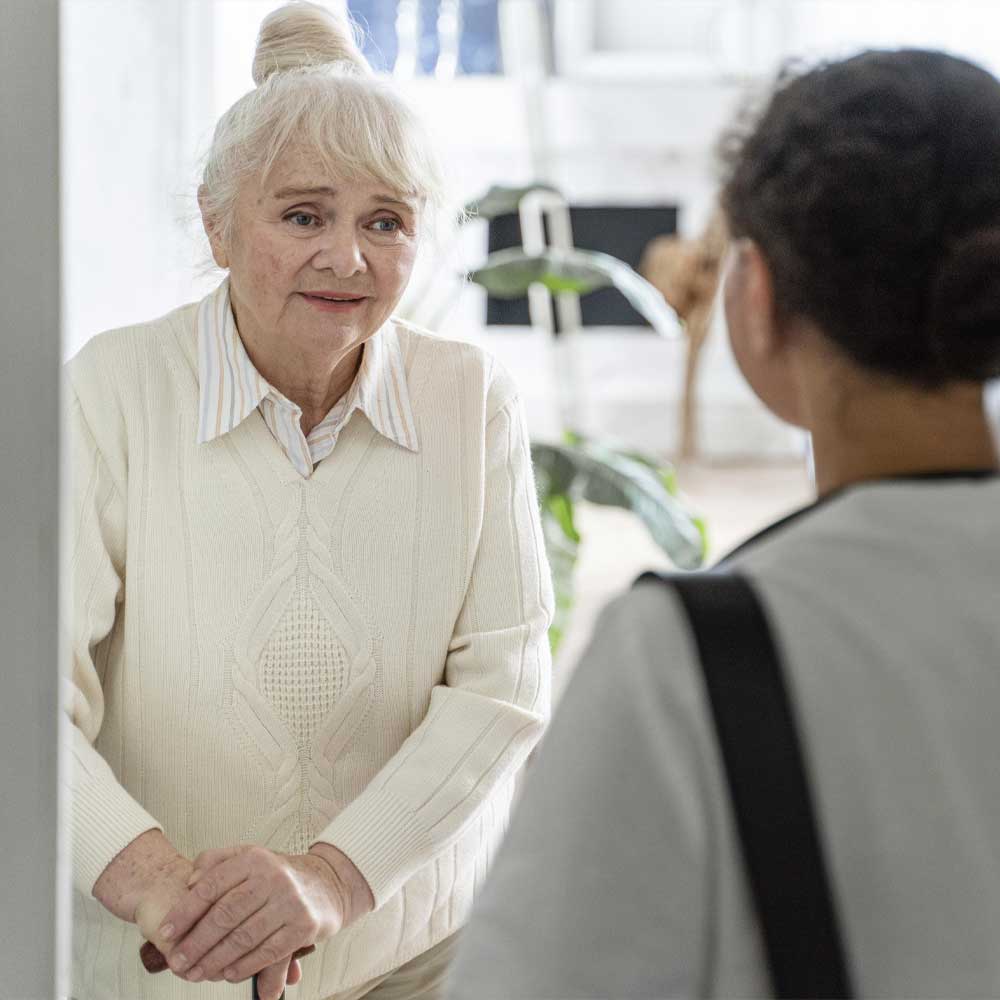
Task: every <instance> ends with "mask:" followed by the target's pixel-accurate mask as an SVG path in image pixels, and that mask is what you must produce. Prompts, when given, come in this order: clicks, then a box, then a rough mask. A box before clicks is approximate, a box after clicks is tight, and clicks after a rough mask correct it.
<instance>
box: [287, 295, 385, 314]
mask: <svg viewBox="0 0 1000 1000" xmlns="http://www.w3.org/2000/svg"><path fill="white" fill-rule="evenodd" d="M299 294H300V295H301V296H302V298H304V299H305V300H306V302H308V303H309V304H310V305H311V306H314V307H315V308H316V309H319V310H321V311H323V312H350V311H351V310H352V309H357V308H358V307H359V306H361V305H362V304H363V303H364V302H365V301H367V299H368V296H367V295H344V294H341V293H340V292H299Z"/></svg>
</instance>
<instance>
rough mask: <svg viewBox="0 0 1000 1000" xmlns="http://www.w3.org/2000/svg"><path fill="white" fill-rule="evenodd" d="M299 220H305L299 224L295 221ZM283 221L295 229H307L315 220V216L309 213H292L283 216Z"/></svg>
mask: <svg viewBox="0 0 1000 1000" xmlns="http://www.w3.org/2000/svg"><path fill="white" fill-rule="evenodd" d="M299 219H305V220H306V222H305V223H300V222H298V221H297V220H299ZM285 221H286V222H290V223H291V224H292V225H293V226H295V227H296V228H297V229H308V228H309V226H310V225H311V224H312V223H313V222H316V221H317V219H316V216H315V215H311V214H310V213H309V212H292V213H291V214H290V215H286V216H285Z"/></svg>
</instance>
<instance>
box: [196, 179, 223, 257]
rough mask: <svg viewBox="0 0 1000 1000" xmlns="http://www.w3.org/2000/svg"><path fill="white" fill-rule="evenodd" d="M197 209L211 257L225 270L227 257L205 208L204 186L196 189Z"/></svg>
mask: <svg viewBox="0 0 1000 1000" xmlns="http://www.w3.org/2000/svg"><path fill="white" fill-rule="evenodd" d="M198 208H199V210H200V211H201V224H202V226H204V228H205V235H206V236H207V237H208V242H209V245H210V246H211V248H212V257H213V258H214V260H215V263H216V264H218V265H219V267H221V268H223V269H225V268H228V267H229V257H228V255H227V254H226V249H225V247H224V246H223V245H222V240H221V239H220V237H219V229H218V225H217V223H216V221H215V220H214V219H213V218H212V217H211V216H210V215H209V213H208V210H207V208H206V207H205V185H204V184H202V185H201V186H200V187H199V188H198Z"/></svg>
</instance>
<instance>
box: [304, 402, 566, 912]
mask: <svg viewBox="0 0 1000 1000" xmlns="http://www.w3.org/2000/svg"><path fill="white" fill-rule="evenodd" d="M552 606H553V598H552V584H551V579H550V576H549V567H548V563H547V560H546V557H545V550H544V545H543V541H542V531H541V523H540V520H539V514H538V505H537V498H536V494H535V484H534V477H533V474H532V468H531V454H530V450H529V446H528V437H527V432H526V427H525V420H524V413H523V410H522V407H521V405H520V402H519V400H518V399H516V398H515V399H513V400H510V401H509V402H507V403H506V404H505V405H503V406H502V407H501V408H500V409H499V410H498V411H497V412H496V413H495V415H493V416H492V417H491V418H490V419H489V421H488V423H487V426H486V447H485V490H484V510H483V522H482V529H481V533H480V537H479V544H478V548H477V551H476V556H475V560H474V563H473V568H472V574H471V579H470V583H469V586H468V589H467V592H466V595H465V599H464V602H463V606H462V609H461V612H460V614H459V616H458V620H457V622H456V624H455V628H454V632H453V635H452V638H451V642H450V644H449V647H448V653H447V659H446V662H445V671H444V683H443V684H441V685H439V686H437V687H435V688H434V689H433V690H432V692H431V699H430V706H429V709H428V711H427V714H426V716H425V718H424V719H423V721H422V722H421V724H420V725H419V726H418V727H417V728H416V729H415V730H414V732H413V733H412V734H411V735H410V737H409V738H408V739H407V740H406V742H405V743H404V744H403V745H402V747H401V748H400V750H399V751H398V752H397V753H396V754H395V755H394V756H393V757H392V759H390V760H389V761H388V763H387V764H386V765H385V767H383V769H382V770H381V771H380V772H379V773H378V775H376V777H375V779H374V780H373V781H372V782H371V783H370V784H369V785H368V787H367V788H366V789H365V790H364V792H363V793H362V794H361V795H360V796H358V798H357V799H355V800H354V801H353V802H352V803H351V804H350V805H348V806H347V808H346V809H344V811H343V812H342V813H340V814H339V815H338V816H337V817H336V818H335V819H334V820H333V821H332V822H331V823H330V824H329V825H328V826H327V827H326V829H325V830H324V831H323V832H322V833H321V834H320V835H319V836H318V837H317V840H318V841H323V842H326V843H330V844H333V845H334V846H336V847H338V848H339V849H340V850H342V851H343V852H344V853H345V854H346V855H347V856H348V857H349V858H350V859H351V860H352V861H353V862H354V864H355V865H356V866H357V867H358V869H359V870H360V871H361V873H362V874H363V875H364V876H365V878H366V879H367V881H368V884H369V885H370V886H371V889H372V893H373V894H374V897H375V904H376V906H381V905H382V904H383V903H384V902H385V901H386V900H387V899H389V897H391V896H392V895H393V894H394V893H396V892H397V891H398V890H399V889H400V888H401V887H402V885H403V883H404V882H406V880H407V879H408V878H410V876H412V875H413V874H415V873H416V872H417V871H418V870H419V869H420V868H421V867H423V866H424V865H425V864H427V863H428V862H430V861H431V860H432V859H433V858H434V857H435V856H436V855H438V854H439V853H440V852H441V851H443V850H444V849H445V848H447V847H448V846H449V845H450V844H451V843H452V842H453V841H454V840H456V839H457V838H458V837H459V836H460V835H461V833H462V832H463V831H464V830H465V829H466V828H467V827H468V826H469V824H471V823H472V822H474V821H475V820H476V819H477V818H478V817H479V816H480V814H481V812H482V810H483V809H484V807H486V806H487V805H488V803H489V799H490V796H491V794H492V793H493V791H494V790H495V789H497V788H498V787H500V786H501V785H504V784H505V783H506V782H508V781H509V780H510V779H511V778H512V777H513V776H514V774H515V773H516V772H517V770H518V769H519V768H520V767H521V766H522V764H523V763H524V761H525V759H526V758H527V756H528V754H529V753H530V751H531V749H532V748H533V747H534V745H535V744H536V743H537V741H538V739H539V738H540V736H541V734H542V731H543V728H544V726H545V723H546V721H547V718H548V714H549V699H550V688H551V658H550V654H549V646H548V641H547V633H548V627H549V623H550V621H551V617H552Z"/></svg>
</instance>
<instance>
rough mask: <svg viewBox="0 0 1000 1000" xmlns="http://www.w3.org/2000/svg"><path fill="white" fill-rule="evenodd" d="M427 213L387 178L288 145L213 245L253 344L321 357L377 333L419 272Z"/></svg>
mask: <svg viewBox="0 0 1000 1000" xmlns="http://www.w3.org/2000/svg"><path fill="white" fill-rule="evenodd" d="M419 210H420V206H419V205H418V204H417V203H416V201H415V200H413V199H410V198H408V197H406V196H404V195H400V194H398V193H396V192H393V191H390V190H388V188H387V187H386V185H384V184H381V183H378V182H375V181H367V180H351V181H347V180H345V179H343V178H340V177H334V176H331V175H330V173H329V171H328V170H326V169H325V168H324V167H323V165H322V162H321V161H320V160H319V159H318V158H317V157H316V156H314V155H310V154H309V153H307V152H305V151H303V150H301V149H296V148H294V147H293V148H290V149H288V150H286V152H285V153H284V154H283V156H282V157H281V158H280V159H279V160H278V162H277V163H276V164H275V167H274V169H273V170H272V171H271V173H270V176H269V177H268V178H267V179H266V181H264V182H263V183H260V182H257V183H248V184H247V185H245V186H244V189H243V190H242V191H241V192H240V195H239V198H238V199H237V203H236V219H235V225H234V227H233V238H232V244H231V245H230V246H228V247H221V246H218V245H217V242H218V241H217V240H213V242H212V250H213V253H214V254H215V258H216V262H217V263H219V264H220V265H221V266H223V267H228V268H229V275H230V293H231V296H232V300H233V308H234V312H235V314H236V318H237V322H238V325H239V329H240V334H241V336H242V337H243V339H244V341H245V342H246V343H247V346H248V347H251V348H252V347H253V346H257V347H258V348H261V349H265V350H266V349H268V348H270V349H272V350H273V349H274V348H275V347H276V346H278V345H279V344H280V348H281V349H282V351H286V352H288V354H286V357H288V356H289V355H291V356H301V357H302V358H303V359H317V358H322V357H324V356H329V357H334V356H342V355H343V354H344V353H345V352H346V351H348V350H349V349H351V348H353V347H355V346H357V345H358V344H361V343H363V342H364V341H365V340H367V339H368V338H369V337H371V336H372V334H374V333H375V332H376V331H377V330H378V329H379V327H380V326H381V325H382V324H383V323H384V322H385V320H386V319H387V318H388V317H389V315H390V314H391V313H392V311H393V309H394V308H395V307H396V303H397V302H398V301H399V299H400V297H401V296H402V294H403V290H404V289H405V288H406V284H407V282H408V281H409V279H410V273H411V271H412V270H413V262H414V258H415V257H416V252H417V242H418V236H417V227H418V224H419V221H420V220H419V215H420V211H419Z"/></svg>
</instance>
